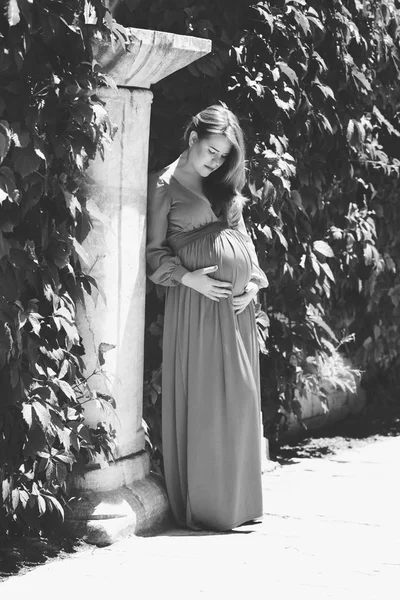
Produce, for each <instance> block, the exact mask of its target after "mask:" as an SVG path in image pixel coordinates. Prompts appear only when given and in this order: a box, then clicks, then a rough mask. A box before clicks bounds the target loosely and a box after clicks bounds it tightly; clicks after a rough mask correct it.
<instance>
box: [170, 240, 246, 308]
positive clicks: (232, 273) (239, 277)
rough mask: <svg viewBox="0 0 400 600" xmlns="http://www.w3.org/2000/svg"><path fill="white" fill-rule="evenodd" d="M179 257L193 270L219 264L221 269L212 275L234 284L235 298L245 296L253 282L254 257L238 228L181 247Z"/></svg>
mask: <svg viewBox="0 0 400 600" xmlns="http://www.w3.org/2000/svg"><path fill="white" fill-rule="evenodd" d="M177 254H178V256H179V257H180V259H181V260H182V263H183V264H184V265H185V267H186V268H187V269H189V270H190V271H195V270H196V269H201V268H203V267H211V266H213V265H217V266H218V270H217V271H216V272H215V273H212V274H211V275H210V276H211V277H214V278H215V279H219V280H220V281H228V282H230V283H232V286H233V290H232V291H233V295H234V296H239V295H240V294H242V293H243V292H244V289H245V287H246V285H247V284H248V283H249V281H250V277H251V258H250V254H249V251H248V249H247V246H246V241H245V237H244V235H243V234H242V233H240V232H239V231H236V230H234V229H224V230H223V231H219V232H217V233H210V234H208V235H205V236H204V237H202V238H200V239H197V240H195V241H193V242H190V243H189V244H187V245H186V246H184V247H183V248H181V249H180V250H179V251H178V252H177Z"/></svg>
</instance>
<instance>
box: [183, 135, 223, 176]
mask: <svg viewBox="0 0 400 600" xmlns="http://www.w3.org/2000/svg"><path fill="white" fill-rule="evenodd" d="M231 149H232V143H231V142H230V141H229V140H228V138H226V137H225V136H224V135H222V134H220V133H214V134H211V135H209V136H208V137H206V138H203V139H199V138H198V136H197V133H196V132H194V131H192V133H191V134H190V139H189V154H188V164H189V165H190V166H191V167H192V168H193V170H194V171H195V172H196V173H197V174H198V175H200V176H201V177H208V176H209V175H210V174H211V173H212V172H213V171H215V170H216V169H218V168H219V167H220V166H221V165H223V164H224V162H225V160H226V158H227V157H228V155H229V153H230V151H231Z"/></svg>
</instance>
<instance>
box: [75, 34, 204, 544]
mask: <svg viewBox="0 0 400 600" xmlns="http://www.w3.org/2000/svg"><path fill="white" fill-rule="evenodd" d="M117 27H118V28H119V29H120V32H121V33H122V35H123V36H124V37H125V39H126V40H127V43H126V44H125V45H123V44H122V43H121V42H118V43H117V42H114V44H113V45H111V44H110V43H109V42H108V41H105V40H102V39H94V40H93V47H94V53H95V57H96V60H97V61H98V62H99V63H100V64H101V65H102V67H103V70H105V72H106V73H107V74H108V75H109V76H111V77H112V78H113V80H114V81H115V83H116V84H117V86H118V89H117V90H112V89H109V88H107V89H102V90H100V91H99V95H100V97H101V98H102V99H103V100H104V101H105V102H106V108H107V111H108V114H109V116H110V120H111V122H112V123H113V124H115V125H116V126H117V127H118V130H117V133H116V135H115V138H114V140H113V142H112V144H111V145H110V147H109V148H107V149H106V152H105V157H104V160H102V158H101V157H100V156H99V157H98V158H96V160H95V161H94V162H93V164H92V166H91V169H90V172H89V179H90V182H91V183H90V185H89V186H88V201H89V203H91V204H92V206H94V208H95V210H94V212H96V211H98V213H99V215H101V218H100V219H99V220H96V219H95V220H94V227H93V230H92V231H91V232H90V234H89V235H88V237H87V238H86V240H85V242H84V248H85V250H86V252H87V254H88V257H89V258H88V263H89V264H88V265H87V271H88V272H89V273H90V274H91V275H92V276H93V277H94V278H95V279H96V281H97V282H98V283H99V286H100V287H101V288H102V290H103V292H104V294H105V298H106V303H104V301H103V299H102V298H101V296H99V297H97V299H96V300H95V301H94V300H93V298H92V297H90V296H86V298H85V304H84V306H79V307H77V320H78V329H79V333H80V335H81V336H82V338H83V343H84V347H85V352H86V354H85V356H84V360H85V364H86V368H87V372H88V373H92V372H93V371H94V370H95V369H96V367H98V349H99V347H100V345H101V344H102V343H103V344H109V345H110V346H114V348H112V349H110V350H109V351H108V352H107V353H106V354H105V355H104V360H105V364H104V365H103V367H102V372H99V373H98V374H97V375H96V376H94V377H91V378H90V380H89V381H90V385H91V387H92V388H93V389H94V390H98V391H100V392H103V393H107V394H110V395H112V396H113V397H114V398H115V401H116V414H115V415H113V414H111V413H108V414H104V413H103V411H101V409H99V408H98V406H97V405H96V403H95V402H92V403H89V404H88V405H85V416H86V420H87V422H88V423H89V424H90V425H92V426H96V424H97V422H98V421H106V422H111V423H112V424H113V425H114V426H115V428H116V430H117V439H118V449H117V460H116V461H115V462H113V463H110V464H108V463H107V462H105V461H101V460H99V462H97V463H95V464H91V465H88V467H87V468H80V469H76V470H75V471H74V473H73V475H72V477H71V480H70V483H69V488H70V491H72V492H73V493H74V494H75V495H76V497H77V500H76V501H75V502H74V503H73V512H72V514H71V515H70V516H68V517H67V523H66V524H67V529H68V530H69V531H72V532H74V533H75V534H78V535H80V536H84V537H85V539H86V540H88V541H90V542H93V543H99V544H108V543H112V542H113V541H115V540H116V539H118V538H119V537H122V536H123V535H127V534H132V533H141V532H144V531H151V530H154V529H156V528H157V527H159V526H161V524H162V523H163V522H164V521H165V519H166V517H167V515H168V502H167V498H166V494H165V491H164V488H163V486H162V484H161V483H160V481H159V480H158V479H157V478H156V477H154V476H151V475H150V474H149V457H148V455H147V453H146V451H145V441H144V432H143V428H142V400H143V396H142V392H143V390H142V385H143V340H144V305H145V240H146V203H147V202H146V198H147V171H148V142H149V127H150V110H151V102H152V92H151V91H150V90H149V87H150V85H151V84H153V83H156V82H157V81H159V80H160V79H163V78H164V77H166V76H167V75H169V74H171V73H173V72H174V71H177V70H179V69H181V68H183V67H184V66H186V65H188V64H190V63H191V62H193V61H195V60H197V59H198V58H200V57H201V56H204V55H205V54H207V53H208V52H210V51H211V42H210V41H208V40H201V39H197V38H193V37H187V36H179V35H174V34H169V33H162V32H157V31H151V30H141V29H134V28H129V29H125V28H123V27H120V26H117Z"/></svg>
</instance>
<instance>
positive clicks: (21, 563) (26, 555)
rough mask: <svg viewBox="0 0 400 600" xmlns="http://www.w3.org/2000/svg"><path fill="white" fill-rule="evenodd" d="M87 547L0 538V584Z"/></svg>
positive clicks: (85, 545)
mask: <svg viewBox="0 0 400 600" xmlns="http://www.w3.org/2000/svg"><path fill="white" fill-rule="evenodd" d="M88 547H91V546H88V545H87V544H85V543H84V542H82V541H76V540H75V541H72V540H68V539H61V540H49V539H44V538H33V537H0V583H1V582H2V581H3V580H4V579H6V578H8V577H9V576H10V575H23V574H24V573H26V572H27V571H28V570H29V569H31V568H32V567H36V566H38V565H41V564H44V563H46V562H47V561H49V560H52V559H55V558H57V559H62V558H66V557H69V556H71V555H72V554H75V553H76V552H79V551H81V550H84V549H87V548H88Z"/></svg>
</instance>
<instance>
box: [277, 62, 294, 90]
mask: <svg viewBox="0 0 400 600" xmlns="http://www.w3.org/2000/svg"><path fill="white" fill-rule="evenodd" d="M276 64H277V66H278V67H279V68H280V70H281V72H282V73H284V74H285V75H286V77H287V78H288V79H289V80H290V82H291V84H292V85H298V83H299V79H298V77H297V75H296V73H295V71H294V70H293V69H292V68H291V67H289V65H287V64H286V63H285V62H283V61H278V62H277V63H276Z"/></svg>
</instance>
